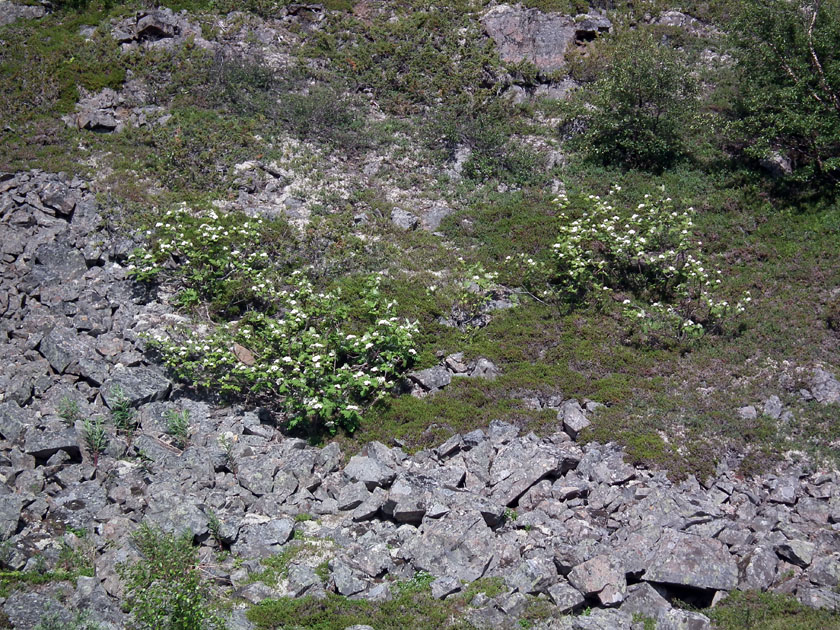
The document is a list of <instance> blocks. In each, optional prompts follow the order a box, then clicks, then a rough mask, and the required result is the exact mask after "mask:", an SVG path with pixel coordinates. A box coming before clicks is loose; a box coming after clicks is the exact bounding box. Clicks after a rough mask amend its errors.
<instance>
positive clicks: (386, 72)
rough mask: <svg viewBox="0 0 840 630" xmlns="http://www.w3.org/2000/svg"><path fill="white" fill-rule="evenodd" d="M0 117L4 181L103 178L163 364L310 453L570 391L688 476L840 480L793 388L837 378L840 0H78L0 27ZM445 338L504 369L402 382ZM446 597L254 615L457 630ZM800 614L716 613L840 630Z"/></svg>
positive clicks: (630, 441)
mask: <svg viewBox="0 0 840 630" xmlns="http://www.w3.org/2000/svg"><path fill="white" fill-rule="evenodd" d="M30 4H31V5H32V6H40V5H38V4H37V3H34V2H32V3H30ZM159 6H163V7H166V8H168V9H171V10H172V13H167V15H168V16H169V17H168V18H166V20H164V21H163V22H160V23H148V24H147V23H144V22H143V20H145V19H147V18H145V17H143V16H144V15H145V14H146V13H147V12H149V11H150V10H152V9H156V8H158V7H159ZM530 10H534V11H533V12H531V13H528V11H530ZM182 11H183V13H181V12H182ZM526 14H527V15H529V16H530V17H529V18H528V19H527V20H526V19H524V18H522V19H521V20H520V17H518V16H521V15H526ZM555 15H562V16H568V19H567V21H566V22H562V23H561V22H560V21H559V18H558V21H556V22H551V21H550V20H548V21H546V20H547V18H546V17H545V16H555ZM552 19H553V18H552ZM517 20H519V21H517ZM494 25H496V26H497V27H498V28H496V27H494ZM499 25H501V26H499ZM494 28H495V29H496V30H494ZM506 29H507V30H506ZM511 29H512V30H511ZM528 29H536V30H533V31H532V30H528ZM540 29H542V30H540ZM497 32H498V33H508V35H496V34H495V33H497ZM511 32H513V35H511V34H510V33H511ZM534 33H536V35H535V34H534ZM562 33H565V35H564V36H565V37H567V41H565V43H564V45H563V46H562V47H560V49H559V50H556V49H554V48H551V46H549V44H550V43H551V42H555V44H556V41H555V40H556V38H557V37H560V35H559V34H562ZM505 38H507V39H505ZM552 38H555V39H552ZM529 42H530V43H529ZM546 42H549V44H546ZM529 46H530V48H529ZM0 127H2V129H0V171H5V172H10V173H12V172H18V171H25V170H30V169H41V170H43V171H47V172H66V173H68V174H70V175H71V176H73V175H78V176H80V177H81V178H82V179H85V180H87V181H89V182H90V186H91V190H92V191H93V192H94V193H95V194H96V196H97V199H98V200H99V201H100V203H101V204H102V207H103V208H105V209H106V210H107V212H108V216H107V222H108V229H109V230H110V231H111V233H112V234H113V235H114V238H115V239H123V244H122V247H123V249H124V254H125V255H124V258H125V260H126V261H127V263H128V264H130V267H128V268H129V269H130V274H131V276H132V278H133V279H134V280H135V284H136V287H137V291H138V292H140V293H144V294H145V295H146V296H149V299H152V297H154V298H155V299H160V300H162V301H164V302H166V303H168V304H169V305H170V306H172V308H173V309H176V310H177V311H178V313H179V315H181V316H182V317H181V318H180V319H179V321H178V323H177V324H176V325H173V326H172V327H170V328H169V329H168V330H167V331H166V333H165V334H164V335H157V334H156V335H153V336H150V337H149V339H148V344H147V352H148V355H149V356H150V357H153V358H154V361H155V362H157V363H158V364H160V365H162V366H165V367H166V368H167V369H168V370H169V374H170V375H171V376H172V377H173V378H174V379H176V380H178V381H179V382H181V383H182V384H183V386H184V387H185V389H187V390H189V391H191V392H193V393H195V394H196V395H199V396H201V397H204V399H206V400H209V401H213V402H214V403H218V404H220V405H227V404H245V405H246V406H249V407H252V408H260V409H265V410H266V411H267V412H269V413H271V414H275V415H276V416H277V417H278V418H279V422H280V424H282V425H283V427H284V430H286V431H287V432H288V433H289V434H290V435H294V436H298V437H303V438H304V439H306V440H308V441H309V442H311V443H313V444H320V445H324V444H327V443H329V442H330V441H337V442H338V443H339V444H340V445H341V447H342V448H343V449H344V450H345V452H349V453H351V454H353V453H355V452H358V451H359V450H360V449H362V448H363V446H364V445H365V444H367V443H369V442H371V441H374V440H378V441H380V442H383V443H385V444H389V445H392V444H394V443H396V444H398V445H400V446H401V447H403V448H404V449H405V450H406V451H407V452H415V451H418V450H420V449H424V448H431V447H435V446H437V445H439V444H440V443H441V442H443V441H445V440H446V439H447V438H449V437H450V436H452V435H453V434H455V433H462V434H463V433H467V432H469V431H472V430H474V429H478V428H483V427H486V426H488V425H489V424H490V423H491V422H492V421H494V420H504V421H506V422H510V423H513V424H516V425H518V426H520V427H521V428H522V429H523V432H528V431H534V432H535V433H536V434H537V435H547V434H550V433H551V432H552V431H553V430H554V429H555V427H556V425H557V422H558V410H557V408H556V407H555V406H552V405H551V404H549V402H548V401H550V400H551V399H552V397H556V398H557V400H560V399H564V400H565V399H570V398H574V399H577V400H579V401H581V403H584V404H585V402H584V401H591V402H593V403H598V404H599V406H596V405H593V406H592V413H591V414H590V415H589V418H590V420H591V425H590V426H589V427H587V428H585V429H584V430H583V431H582V432H581V434H580V436H579V438H578V439H579V441H582V442H583V443H586V442H590V441H591V442H598V443H607V442H615V443H618V444H619V445H621V446H622V447H624V448H625V449H626V452H627V454H628V461H629V462H630V463H633V464H642V465H646V466H649V467H651V468H656V469H665V470H666V471H667V472H668V474H669V475H670V476H671V478H672V479H675V480H681V479H685V478H687V477H690V476H695V477H696V478H697V479H703V478H705V477H706V476H708V475H710V474H712V473H713V472H714V471H715V469H716V468H717V467H718V466H719V465H720V464H721V463H722V462H723V463H726V464H727V465H730V466H733V467H736V468H737V469H738V471H739V475H744V476H749V475H753V474H758V473H762V472H766V471H768V470H770V469H771V468H772V467H773V466H774V465H776V463H778V462H779V461H783V460H788V461H794V462H796V461H802V462H806V461H808V462H817V463H819V464H825V465H827V466H829V467H837V466H838V464H840V460H838V453H840V450H838V448H839V447H840V403H838V402H831V403H830V404H822V401H818V400H815V399H814V398H813V396H810V395H803V393H802V390H807V389H808V388H809V387H810V385H809V383H810V380H809V379H811V377H812V374H813V373H814V370H815V369H818V368H819V369H825V370H826V371H828V372H830V373H834V374H838V373H840V0H815V1H812V0H791V1H789V2H775V1H773V0H745V1H736V0H708V1H705V2H686V3H682V4H679V5H677V4H676V3H674V2H669V0H646V1H642V2H625V1H623V0H615V1H611V2H599V1H594V2H593V3H591V4H587V3H586V2H580V1H578V0H525V1H524V2H523V3H522V4H520V5H516V6H515V7H512V6H507V5H501V6H500V5H499V3H497V2H490V1H489V0H453V1H450V2H444V1H439V0H394V1H387V0H360V1H359V2H351V1H349V0H348V1H345V0H326V1H325V2H322V3H313V4H301V3H296V2H284V1H283V0H278V1H271V0H244V1H243V2H238V3H236V2H230V1H229V0H172V2H168V3H166V2H164V3H162V4H160V5H159V4H158V3H157V2H155V3H151V2H144V1H142V0H141V1H131V2H116V1H114V0H87V1H86V0H70V1H66V2H65V1H58V2H54V3H52V4H50V6H49V10H48V11H46V12H45V14H44V15H43V16H42V17H37V18H33V19H26V18H24V19H19V20H15V21H10V22H9V23H7V24H4V25H2V26H0ZM455 353H463V355H462V357H461V360H463V362H464V364H469V363H470V362H475V361H478V360H480V359H484V360H487V361H489V363H490V364H492V366H493V370H494V371H493V378H460V379H459V378H453V379H452V382H451V384H448V385H447V386H446V387H443V388H441V389H440V390H439V391H434V392H433V393H430V394H429V395H425V396H418V395H410V394H409V393H407V391H408V390H409V389H411V387H412V385H411V381H408V382H407V381H405V379H406V376H407V375H408V374H409V373H412V374H418V373H422V371H423V370H426V369H428V368H434V367H435V366H439V365H442V364H443V361H444V358H445V357H450V356H451V355H453V354H455ZM407 383H408V384H407ZM413 387H414V390H415V391H414V393H415V394H418V393H425V391H422V392H421V390H422V389H423V388H422V387H421V388H418V387H417V385H416V384H415V385H413ZM774 396H775V397H778V402H779V404H780V407H778V411H774V409H776V407H775V406H774V405H769V406H768V404H767V401H768V400H770V399H771V398H772V397H774ZM774 400H775V399H774ZM782 410H783V411H782ZM146 535H147V536H153V535H154V533H149V532H147V533H146ZM169 544H171V545H173V546H177V541H173V540H170V541H169ZM153 546H154V545H153V544H152V547H153ZM173 548H174V547H173ZM180 553H188V552H186V551H184V550H182V551H181V552H180ZM176 573H177V571H176ZM132 579H133V580H134V585H135V588H136V589H137V590H136V591H135V595H134V596H135V597H139V595H138V593H140V592H141V591H142V590H143V589H144V588H145V586H144V585H146V586H148V584H152V583H153V582H154V579H155V578H154V576H150V575H145V574H143V575H141V574H140V573H135V574H134V575H133V578H132ZM190 579H192V578H190ZM195 579H197V578H195ZM144 580H145V582H144ZM427 585H428V584H420V585H419V586H418V585H417V584H416V583H412V584H410V585H409V586H407V587H406V588H405V589H404V590H402V591H401V592H400V594H399V598H398V599H396V600H394V601H392V602H390V603H388V604H374V603H370V602H364V603H362V602H356V603H352V604H351V603H348V601H346V600H340V598H338V596H336V598H335V600H334V599H333V598H332V596H331V597H330V598H328V599H326V600H323V601H319V602H314V601H308V600H295V603H290V602H287V601H280V602H277V603H274V604H271V605H269V604H265V605H261V606H260V607H257V608H256V609H255V610H257V612H256V613H254V614H253V617H252V620H253V621H254V622H256V623H257V624H258V625H259V627H264V628H280V627H288V626H286V625H281V622H279V621H277V619H288V618H290V617H296V618H300V619H301V620H302V621H301V623H302V624H303V625H304V626H305V627H312V628H322V627H323V628H333V627H335V628H339V627H341V628H344V627H345V626H349V625H352V623H361V622H362V621H363V620H364V619H373V618H376V619H378V620H380V623H381V624H383V625H381V627H405V625H402V624H403V623H406V624H408V623H409V622H408V621H406V620H407V619H409V617H405V618H403V617H402V616H399V615H402V614H403V613H404V611H405V609H406V608H407V607H411V606H417V607H418V609H419V608H422V609H423V611H424V612H423V613H422V614H427V615H428V617H427V619H429V620H430V621H428V623H429V624H433V625H435V627H461V626H456V625H447V626H443V625H437V624H439V623H440V624H443V623H444V621H443V620H447V619H450V617H451V615H453V614H454V615H456V616H457V615H458V614H459V610H460V608H461V607H463V606H464V605H465V602H466V601H467V599H464V600H463V601H461V600H458V601H455V602H454V603H453V601H452V600H450V599H447V600H446V602H445V603H444V602H439V601H437V600H433V599H431V598H430V597H428V596H427V595H426V594H425V590H423V589H424V588H425V586H427ZM196 588H197V587H196ZM488 588H489V587H488ZM477 592H478V591H477ZM470 595H474V593H470ZM739 597H740V596H739ZM141 599H142V598H141ZM339 600H340V601H339ZM427 600H428V601H427ZM788 604H789V602H787V603H786V602H785V601H782V600H778V601H777V600H775V599H774V600H772V601H771V600H770V599H768V600H758V599H756V600H754V599H749V598H748V599H745V600H744V601H743V602H741V600H737V601H730V602H729V603H728V604H725V605H724V606H723V607H722V608H720V609H718V612H717V613H716V617H715V621H716V623H718V624H719V627H721V628H727V629H729V628H733V629H734V628H758V627H762V628H769V627H782V626H781V624H782V623H784V624H786V625H787V626H788V627H791V628H793V627H801V628H816V627H825V628H830V627H831V628H833V627H836V625H837V620H836V617H834V616H831V615H825V616H823V614H822V613H815V612H813V611H805V610H804V609H800V608H799V607H798V606H794V605H793V604H790V605H788ZM742 605H743V609H747V608H748V609H749V610H753V609H755V610H756V611H758V612H756V613H755V614H756V615H762V614H766V615H767V617H766V619H767V621H762V622H761V624H763V625H757V623H756V622H755V621H754V619H756V618H761V619H764V617H760V616H759V617H750V616H749V615H746V616H745V614H744V613H743V609H738V607H739V606H742ZM272 606H273V607H272ZM290 607H291V608H290ZM144 614H148V615H149V617H148V618H149V619H153V613H152V612H148V611H147V613H144ZM811 614H813V615H819V616H815V617H814V619H813V620H809V618H808V617H807V616H808V615H811ZM803 615H805V617H803ZM332 618H336V619H340V622H339V621H335V622H330V621H327V620H328V619H332ZM803 618H804V619H805V621H804V622H803V621H801V619H803ZM304 620H305V621H304ZM360 620H361V621H360ZM395 620H399V622H397V621H395ZM538 620H539V615H538V614H537V613H536V612H535V613H534V618H533V619H532V620H531V621H528V623H531V622H536V621H538ZM779 620H782V621H779ZM526 621H527V619H526ZM81 623H82V622H81V621H80V622H79V624H80V625H79V627H80V628H81V627H84V626H83V625H81ZM154 623H155V622H154V621H149V622H148V624H150V625H148V627H153V626H154ZM196 623H198V624H199V625H190V626H184V627H185V628H186V627H189V628H193V627H195V628H198V627H200V624H201V623H204V621H197V622H196ZM208 623H209V622H208ZM214 623H215V622H214ZM424 623H425V622H424ZM446 623H449V622H448V621H447V622H446ZM330 624H332V625H330ZM336 624H337V625H336ZM342 624H344V625H342ZM387 624H390V625H387ZM773 624H778V625H773ZM797 624H798V625H797ZM809 624H810V625H809ZM1 625H2V624H0V626H1ZM421 625H422V624H421ZM143 627H146V626H143ZM173 627H174V626H173ZM208 627H209V626H208ZM376 627H377V628H378V627H380V626H376ZM428 627H432V626H431V625H429V626H428ZM465 627H466V626H465ZM523 627H527V626H523ZM644 627H645V628H646V629H647V627H648V626H647V625H645V626H644Z"/></svg>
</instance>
